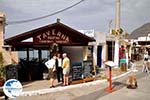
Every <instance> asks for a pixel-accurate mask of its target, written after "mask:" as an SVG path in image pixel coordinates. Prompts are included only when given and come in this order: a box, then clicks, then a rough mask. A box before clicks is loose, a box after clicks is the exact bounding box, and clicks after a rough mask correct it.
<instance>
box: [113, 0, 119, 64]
mask: <svg viewBox="0 0 150 100" xmlns="http://www.w3.org/2000/svg"><path fill="white" fill-rule="evenodd" d="M115 25H116V31H117V30H119V29H120V0H116V23H115ZM119 38H120V34H119V32H118V35H117V37H116V38H115V56H114V62H115V64H116V65H117V66H118V64H119Z"/></svg>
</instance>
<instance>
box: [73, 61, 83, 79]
mask: <svg viewBox="0 0 150 100" xmlns="http://www.w3.org/2000/svg"><path fill="white" fill-rule="evenodd" d="M81 79H82V63H81V62H76V63H73V64H72V81H75V80H81Z"/></svg>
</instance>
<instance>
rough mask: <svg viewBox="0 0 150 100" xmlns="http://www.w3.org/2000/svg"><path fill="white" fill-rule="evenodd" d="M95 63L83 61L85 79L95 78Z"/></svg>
mask: <svg viewBox="0 0 150 100" xmlns="http://www.w3.org/2000/svg"><path fill="white" fill-rule="evenodd" d="M92 72H93V61H92V60H87V61H83V77H84V78H90V77H92V76H93V74H92Z"/></svg>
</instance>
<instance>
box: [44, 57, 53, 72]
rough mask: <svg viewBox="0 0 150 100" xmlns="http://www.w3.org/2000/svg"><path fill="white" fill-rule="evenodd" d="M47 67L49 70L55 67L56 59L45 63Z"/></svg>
mask: <svg viewBox="0 0 150 100" xmlns="http://www.w3.org/2000/svg"><path fill="white" fill-rule="evenodd" d="M45 65H46V67H47V68H48V69H50V68H54V67H55V59H53V58H52V59H50V60H48V61H47V62H45Z"/></svg>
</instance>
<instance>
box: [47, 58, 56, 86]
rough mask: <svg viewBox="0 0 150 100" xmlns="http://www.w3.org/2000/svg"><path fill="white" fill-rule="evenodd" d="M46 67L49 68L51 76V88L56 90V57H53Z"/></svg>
mask: <svg viewBox="0 0 150 100" xmlns="http://www.w3.org/2000/svg"><path fill="white" fill-rule="evenodd" d="M45 65H46V66H47V67H48V70H49V76H50V88H54V87H55V86H54V81H55V79H56V75H57V72H56V56H53V58H51V59H50V60H48V61H47V62H46V63H45Z"/></svg>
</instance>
